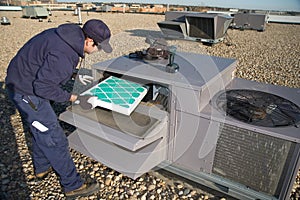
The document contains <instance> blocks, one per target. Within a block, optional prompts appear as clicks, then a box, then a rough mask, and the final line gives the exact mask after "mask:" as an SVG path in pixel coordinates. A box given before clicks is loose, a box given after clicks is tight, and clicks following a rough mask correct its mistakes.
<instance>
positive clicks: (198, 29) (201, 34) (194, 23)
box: [185, 13, 232, 43]
mask: <svg viewBox="0 0 300 200" xmlns="http://www.w3.org/2000/svg"><path fill="white" fill-rule="evenodd" d="M185 19H186V26H187V34H188V36H189V37H192V38H196V39H199V40H201V41H204V42H211V43H216V42H219V41H221V40H223V38H224V36H225V34H226V31H227V29H228V27H229V25H230V23H231V22H232V17H230V16H227V15H222V14H214V13H197V14H188V15H186V16H185Z"/></svg>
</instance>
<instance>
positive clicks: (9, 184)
mask: <svg viewBox="0 0 300 200" xmlns="http://www.w3.org/2000/svg"><path fill="white" fill-rule="evenodd" d="M4 85H5V84H4V83H3V82H0V86H1V88H0V108H1V109H0V122H1V123H0V124H1V129H0V144H1V145H0V155H1V159H0V176H1V182H0V184H1V187H0V199H3V200H4V199H30V196H29V194H30V191H29V188H28V186H27V183H26V175H25V172H24V169H23V164H24V163H26V164H28V161H30V160H31V158H30V156H28V155H27V154H23V153H22V152H24V151H26V149H27V148H28V146H27V144H28V143H29V142H28V141H22V139H21V138H19V137H20V136H19V135H26V134H29V132H28V131H27V130H26V128H25V127H24V128H23V126H22V122H21V119H20V117H18V114H17V112H16V108H15V106H14V104H13V103H12V102H11V101H10V100H9V98H8V95H7V93H6V90H5V86H4ZM26 138H29V137H26ZM20 143H23V144H20ZM24 143H25V144H24Z"/></svg>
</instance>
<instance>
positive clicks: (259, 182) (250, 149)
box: [213, 124, 295, 197]
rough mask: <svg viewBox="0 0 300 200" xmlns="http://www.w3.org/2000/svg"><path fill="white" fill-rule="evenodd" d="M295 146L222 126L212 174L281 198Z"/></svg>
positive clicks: (226, 125)
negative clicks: (282, 187) (287, 166)
mask: <svg viewBox="0 0 300 200" xmlns="http://www.w3.org/2000/svg"><path fill="white" fill-rule="evenodd" d="M294 147H295V144H294V143H292V142H290V141H286V140H283V139H279V138H275V137H271V136H268V135H264V134H260V133H257V132H254V131H250V130H247V129H242V128H238V127H235V126H231V125H228V124H222V125H221V126H220V138H219V140H218V143H217V148H216V154H215V158H214V164H213V173H214V174H217V175H220V176H222V177H224V178H227V179H229V180H233V181H236V182H238V183H241V184H244V185H245V186H247V187H249V188H251V189H254V190H256V191H259V192H264V193H267V194H270V195H272V196H277V197H278V195H279V192H280V188H281V185H282V182H283V181H282V179H283V178H285V175H286V173H287V172H286V170H285V167H286V165H287V164H288V163H290V158H291V156H290V153H292V152H293V149H294Z"/></svg>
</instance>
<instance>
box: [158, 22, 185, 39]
mask: <svg viewBox="0 0 300 200" xmlns="http://www.w3.org/2000/svg"><path fill="white" fill-rule="evenodd" d="M157 24H158V26H159V28H160V30H161V32H162V33H163V35H164V37H165V38H176V39H184V38H186V37H187V34H186V26H185V22H177V21H163V22H158V23H157Z"/></svg>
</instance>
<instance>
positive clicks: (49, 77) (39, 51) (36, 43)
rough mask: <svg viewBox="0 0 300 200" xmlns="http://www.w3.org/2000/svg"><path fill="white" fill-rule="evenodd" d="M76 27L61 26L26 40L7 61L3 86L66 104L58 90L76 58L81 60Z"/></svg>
mask: <svg viewBox="0 0 300 200" xmlns="http://www.w3.org/2000/svg"><path fill="white" fill-rule="evenodd" d="M84 39H85V37H84V34H83V31H82V29H81V27H80V26H78V25H75V24H63V25H60V26H59V27H58V28H52V29H48V30H45V31H43V32H41V33H40V34H38V35H36V36H34V37H33V38H32V39H30V40H29V41H28V42H27V43H26V44H25V45H24V46H23V47H22V48H21V49H20V50H19V51H18V53H17V54H16V55H15V57H14V58H13V59H12V60H11V62H10V64H9V66H8V68H7V76H6V80H5V82H6V86H7V87H8V88H10V89H12V90H14V91H15V92H17V93H20V94H24V95H36V96H39V97H42V98H44V99H48V100H53V101H56V102H65V101H69V99H70V97H71V94H70V93H69V92H67V91H65V90H63V89H62V88H61V86H62V85H63V84H65V83H66V82H67V81H68V80H69V79H70V78H71V76H72V74H73V71H74V69H75V68H76V66H77V65H78V62H79V57H84V50H83V48H84Z"/></svg>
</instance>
